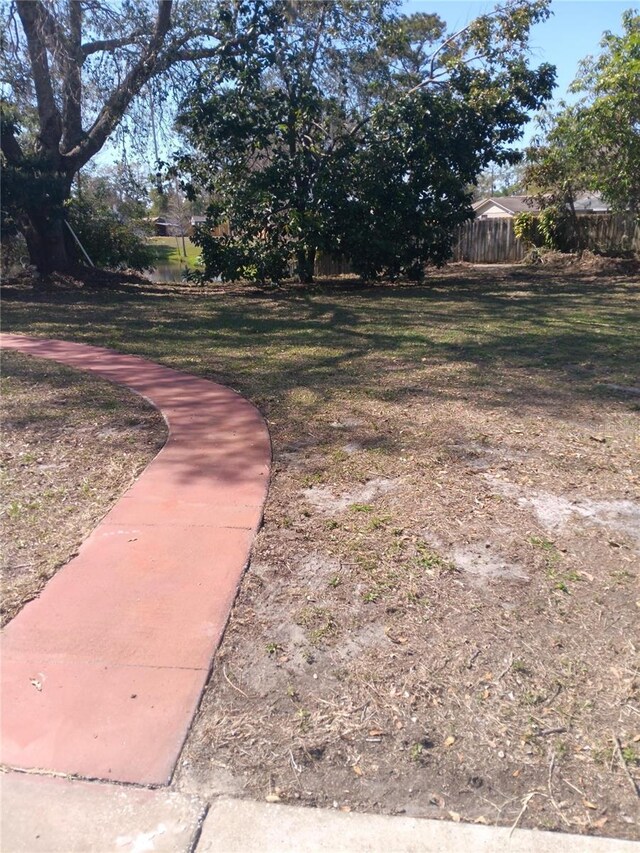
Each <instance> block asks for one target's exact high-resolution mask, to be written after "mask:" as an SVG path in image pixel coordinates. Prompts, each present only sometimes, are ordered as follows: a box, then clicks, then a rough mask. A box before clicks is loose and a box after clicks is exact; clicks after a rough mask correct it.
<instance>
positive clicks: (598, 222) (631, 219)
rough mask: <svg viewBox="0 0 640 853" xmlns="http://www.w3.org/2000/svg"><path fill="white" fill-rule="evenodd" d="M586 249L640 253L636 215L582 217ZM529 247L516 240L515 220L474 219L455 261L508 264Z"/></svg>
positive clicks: (574, 240) (574, 239) (461, 235)
mask: <svg viewBox="0 0 640 853" xmlns="http://www.w3.org/2000/svg"><path fill="white" fill-rule="evenodd" d="M578 222H579V224H580V229H581V232H582V233H581V236H582V248H584V249H590V250H591V251H592V252H602V253H604V254H620V253H627V252H636V253H640V219H639V218H638V217H637V216H634V214H632V213H619V214H613V213H603V214H593V213H590V214H586V215H584V216H580V217H578ZM570 243H571V244H572V245H571V247H572V249H573V250H577V249H578V248H579V247H580V240H579V238H578V235H577V234H573V235H571V237H570ZM527 251H528V246H527V245H526V244H525V243H523V242H522V240H520V239H518V237H516V235H515V233H514V230H513V219H511V218H510V217H504V218H496V219H474V220H472V221H471V222H467V223H466V224H465V225H463V226H462V227H461V228H460V229H459V230H458V239H457V241H456V245H455V248H454V250H453V257H452V260H453V261H467V262H469V263H472V264H507V263H514V262H516V261H521V260H522V259H523V258H524V256H525V255H526V253H527Z"/></svg>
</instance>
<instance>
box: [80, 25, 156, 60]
mask: <svg viewBox="0 0 640 853" xmlns="http://www.w3.org/2000/svg"><path fill="white" fill-rule="evenodd" d="M141 35H142V30H135V31H134V32H132V33H130V34H129V35H128V36H122V38H117V39H98V40H97V41H90V42H86V44H83V45H82V47H81V48H80V61H81V63H84V61H85V60H86V58H87V57H88V56H91V54H92V53H103V52H107V51H111V50H117V49H118V48H119V47H127V45H130V44H136V43H137V42H138V41H139V39H140V36H141Z"/></svg>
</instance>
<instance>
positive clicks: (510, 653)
mask: <svg viewBox="0 0 640 853" xmlns="http://www.w3.org/2000/svg"><path fill="white" fill-rule="evenodd" d="M512 666H513V652H509V663H508V664H507V666H506V668H505V669H503V670H502V672H501V673H500V675H499V676H498V677H497V678H496V681H500V679H501V678H504V677H505V675H506V674H507V673H508V672H509V670H510V669H511V667H512Z"/></svg>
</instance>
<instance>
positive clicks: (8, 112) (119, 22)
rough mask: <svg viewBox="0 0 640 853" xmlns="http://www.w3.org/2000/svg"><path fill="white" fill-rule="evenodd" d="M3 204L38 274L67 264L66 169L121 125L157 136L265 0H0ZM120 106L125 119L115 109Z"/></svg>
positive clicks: (245, 31)
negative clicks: (206, 66) (175, 104)
mask: <svg viewBox="0 0 640 853" xmlns="http://www.w3.org/2000/svg"><path fill="white" fill-rule="evenodd" d="M0 13H1V16H2V20H1V27H2V38H1V39H0V60H1V61H2V64H3V69H4V76H3V83H2V89H1V92H2V161H3V171H4V172H5V175H6V178H7V181H8V186H9V192H8V193H7V196H6V198H5V201H3V211H5V212H6V214H7V215H8V216H10V217H11V218H12V220H13V221H14V222H15V223H16V225H17V227H19V228H20V230H21V231H22V232H23V233H24V235H25V237H26V240H27V243H28V246H29V252H30V255H31V257H32V260H33V262H34V263H36V264H37V265H38V267H39V268H40V269H41V271H43V272H46V271H48V270H50V269H62V268H64V267H65V265H66V264H67V263H68V260H69V259H68V257H67V252H66V242H65V239H64V229H63V213H64V203H65V201H66V200H67V199H68V198H69V197H70V193H71V184H72V182H73V179H74V176H75V175H76V173H77V172H78V170H79V169H81V168H82V167H83V166H85V165H86V164H87V163H88V162H89V161H90V160H91V158H92V157H94V155H95V154H96V153H97V152H98V151H100V149H101V148H102V147H103V146H104V145H105V143H106V142H107V141H108V140H109V139H111V138H112V137H113V136H114V134H115V133H116V132H117V131H118V130H120V132H121V133H122V134H124V135H128V138H129V139H133V140H141V139H144V138H145V129H148V128H149V126H150V125H151V130H152V135H153V137H154V140H155V138H156V129H157V122H158V121H160V118H161V113H162V111H163V107H170V104H171V100H172V98H173V97H174V93H175V92H176V91H183V87H184V86H186V85H188V83H189V81H190V80H192V79H193V78H194V77H197V75H198V74H199V73H200V71H201V65H202V63H203V62H206V60H208V59H209V58H211V57H214V56H219V55H221V54H223V55H225V56H226V57H228V58H229V59H231V58H232V56H233V54H234V52H235V51H236V50H237V49H239V48H240V46H241V45H242V47H243V48H244V49H250V44H251V43H252V42H253V41H254V39H255V38H257V37H258V32H259V30H260V27H261V26H262V25H265V26H269V22H270V20H271V18H270V14H269V0H256V2H249V0H238V1H237V2H231V0H218V2H215V3H213V2H209V0H182V2H180V3H175V4H174V3H173V0H138V2H131V0H124V2H117V0H111V2H108V0H100V2H94V0H48V1H47V2H32V0H15V2H13V0H12V2H9V0H0ZM128 113H130V114H131V122H130V123H127V121H126V120H125V117H126V116H127V114H128Z"/></svg>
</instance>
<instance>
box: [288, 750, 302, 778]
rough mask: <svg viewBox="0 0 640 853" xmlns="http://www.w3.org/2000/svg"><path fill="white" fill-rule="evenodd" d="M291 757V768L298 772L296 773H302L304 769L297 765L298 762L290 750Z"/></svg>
mask: <svg viewBox="0 0 640 853" xmlns="http://www.w3.org/2000/svg"><path fill="white" fill-rule="evenodd" d="M289 756H290V757H291V766H292V767H293V769H294V770H295V771H296V773H302V768H301V767H299V766H298V765H297V764H296V760H295V758H294V757H293V752H292V751H291V750H289Z"/></svg>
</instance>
